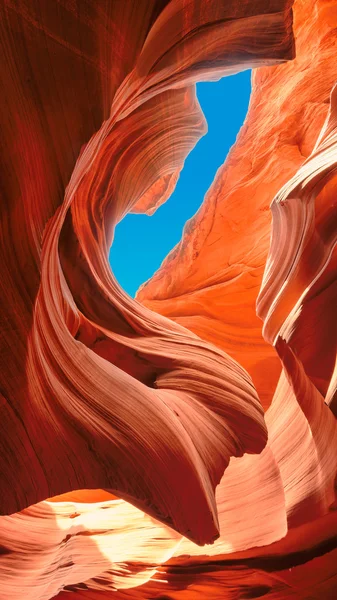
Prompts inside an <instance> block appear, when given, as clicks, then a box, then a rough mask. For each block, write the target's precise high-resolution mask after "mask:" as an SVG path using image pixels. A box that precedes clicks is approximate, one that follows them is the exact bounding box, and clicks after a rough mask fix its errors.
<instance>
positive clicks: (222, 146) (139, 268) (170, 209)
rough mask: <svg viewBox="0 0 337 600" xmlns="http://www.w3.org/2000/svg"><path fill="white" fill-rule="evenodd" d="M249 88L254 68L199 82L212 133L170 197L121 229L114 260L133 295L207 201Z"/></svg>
mask: <svg viewBox="0 0 337 600" xmlns="http://www.w3.org/2000/svg"><path fill="white" fill-rule="evenodd" d="M250 92H251V71H244V72H243V73H238V74H237V75H232V76H230V77H224V78H223V79H221V80H220V81H217V82H207V83H198V84H197V96H198V99H199V102H200V105H201V108H202V110H203V113H204V115H205V117H206V120H207V123H208V133H207V134H206V135H205V136H204V137H203V138H201V140H200V141H199V142H198V143H197V145H196V147H195V148H194V150H192V152H191V153H190V154H189V156H188V157H187V159H186V161H185V165H184V168H183V170H182V172H181V174H180V178H179V180H178V183H177V186H176V189H175V191H174V192H173V194H172V196H171V197H170V198H169V200H168V201H167V202H166V203H165V204H164V205H163V206H161V207H160V208H159V209H158V210H157V211H156V212H155V213H154V215H152V216H151V217H148V216H147V215H132V214H129V215H127V216H126V217H124V219H123V220H122V221H121V222H120V223H119V224H118V225H117V227H116V231H115V238H114V241H113V244H112V248H111V251H110V264H111V267H112V270H113V272H114V274H115V277H116V278H117V280H118V281H119V283H120V285H121V286H122V287H123V288H124V290H125V291H126V292H127V293H128V294H130V296H135V294H136V291H137V289H138V288H139V286H140V285H141V284H142V283H143V282H144V281H146V280H147V279H149V278H150V277H151V276H152V275H153V273H154V272H155V271H156V270H157V269H158V268H159V267H160V265H161V263H162V261H163V260H164V258H165V257H166V256H167V254H168V253H169V252H170V250H171V249H172V248H173V247H174V246H175V245H176V244H177V243H178V242H179V241H180V239H181V235H182V231H183V228H184V225H185V223H186V221H187V220H188V219H190V218H191V217H192V216H193V215H194V214H195V213H196V211H197V210H198V208H199V206H200V205H201V204H202V201H203V199H204V196H205V193H206V192H207V190H208V188H209V187H210V185H211V183H212V181H213V179H214V176H215V173H216V171H217V170H218V168H219V167H220V166H221V165H222V164H223V163H224V161H225V158H226V156H227V154H228V151H229V149H230V147H231V146H232V145H233V144H234V142H235V139H236V136H237V134H238V131H239V129H240V127H241V125H242V124H243V121H244V119H245V116H246V113H247V109H248V104H249V97H250Z"/></svg>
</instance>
